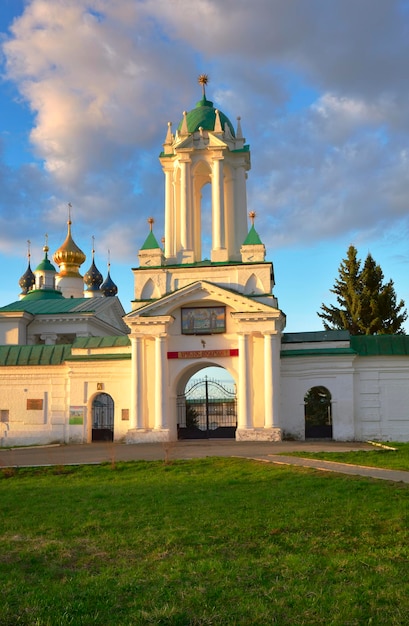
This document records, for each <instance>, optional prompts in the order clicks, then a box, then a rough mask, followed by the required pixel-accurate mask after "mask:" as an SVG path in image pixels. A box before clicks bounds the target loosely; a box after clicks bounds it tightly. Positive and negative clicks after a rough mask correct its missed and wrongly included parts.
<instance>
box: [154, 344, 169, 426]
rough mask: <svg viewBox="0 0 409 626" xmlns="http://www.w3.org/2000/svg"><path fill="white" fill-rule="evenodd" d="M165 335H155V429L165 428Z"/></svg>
mask: <svg viewBox="0 0 409 626" xmlns="http://www.w3.org/2000/svg"><path fill="white" fill-rule="evenodd" d="M165 405H166V336H165V335H159V336H158V337H155V427H154V428H155V430H163V429H164V428H166V415H165Z"/></svg>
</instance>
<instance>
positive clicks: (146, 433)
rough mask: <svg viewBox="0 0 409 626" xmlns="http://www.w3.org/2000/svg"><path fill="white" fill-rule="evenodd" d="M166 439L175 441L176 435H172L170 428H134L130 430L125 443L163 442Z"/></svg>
mask: <svg viewBox="0 0 409 626" xmlns="http://www.w3.org/2000/svg"><path fill="white" fill-rule="evenodd" d="M166 441H174V437H173V438H172V437H171V431H170V430H168V429H164V430H147V429H142V428H134V429H132V430H128V432H127V434H126V436H125V443H163V442H166Z"/></svg>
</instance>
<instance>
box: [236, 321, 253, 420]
mask: <svg viewBox="0 0 409 626" xmlns="http://www.w3.org/2000/svg"><path fill="white" fill-rule="evenodd" d="M249 339H250V334H249V333H240V334H239V385H238V390H237V391H238V393H237V396H238V412H237V413H238V414H237V430H238V431H239V430H242V429H247V428H251V425H252V424H251V422H252V420H251V413H250V398H249V394H250V389H249V382H250V377H249V353H250V350H249Z"/></svg>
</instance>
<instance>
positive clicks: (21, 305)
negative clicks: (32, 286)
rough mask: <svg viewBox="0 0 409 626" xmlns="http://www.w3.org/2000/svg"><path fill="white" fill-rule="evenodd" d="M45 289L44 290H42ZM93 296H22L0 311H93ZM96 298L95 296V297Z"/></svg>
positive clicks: (46, 312)
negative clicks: (39, 297)
mask: <svg viewBox="0 0 409 626" xmlns="http://www.w3.org/2000/svg"><path fill="white" fill-rule="evenodd" d="M44 291H45V290H44ZM92 300H93V298H64V297H62V298H56V299H54V298H41V299H35V298H33V299H32V298H27V297H25V298H23V299H22V300H17V301H16V302H12V303H11V304H7V305H6V306H3V307H1V308H0V313H8V312H9V313H18V312H20V311H26V312H27V313H31V314H32V315H53V314H59V313H71V312H74V311H81V312H82V313H93V312H94V311H95V307H96V303H93V302H92ZM95 300H97V298H95Z"/></svg>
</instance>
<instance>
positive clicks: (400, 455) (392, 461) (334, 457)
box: [287, 443, 409, 471]
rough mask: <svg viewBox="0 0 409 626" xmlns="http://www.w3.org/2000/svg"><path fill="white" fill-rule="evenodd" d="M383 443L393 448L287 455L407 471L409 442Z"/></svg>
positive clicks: (408, 465) (408, 467)
mask: <svg viewBox="0 0 409 626" xmlns="http://www.w3.org/2000/svg"><path fill="white" fill-rule="evenodd" d="M384 445H385V446H388V447H389V448H394V449H393V450H390V449H387V448H386V447H385V448H382V447H377V446H374V448H373V449H372V450H357V451H356V452H292V453H290V454H288V455H287V456H299V457H303V458H304V459H323V460H324V461H336V462H337V463H352V464H353V465H366V466H367V467H383V468H386V469H394V470H406V471H409V443H387V444H384Z"/></svg>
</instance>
